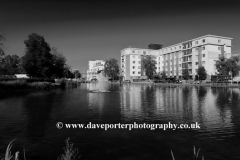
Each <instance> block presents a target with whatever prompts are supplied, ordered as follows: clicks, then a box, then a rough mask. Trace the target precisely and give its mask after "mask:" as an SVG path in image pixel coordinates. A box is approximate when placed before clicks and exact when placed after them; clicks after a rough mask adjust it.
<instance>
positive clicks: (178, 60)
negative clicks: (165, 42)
mask: <svg viewBox="0 0 240 160" xmlns="http://www.w3.org/2000/svg"><path fill="white" fill-rule="evenodd" d="M231 40H232V38H229V37H221V36H215V35H206V36H202V37H198V38H195V39H191V40H188V41H185V42H181V43H178V44H174V45H171V46H168V47H164V48H162V49H160V50H150V49H139V48H126V49H123V50H122V51H121V70H122V76H123V77H124V78H125V79H127V80H132V79H136V78H139V77H141V76H144V74H143V72H142V69H141V60H142V57H143V56H144V55H152V56H155V57H156V62H157V65H156V67H157V68H156V72H157V73H160V72H163V71H165V72H166V74H167V76H168V77H175V78H181V77H182V74H183V72H186V71H187V72H188V74H189V76H190V78H193V79H194V78H195V77H196V76H197V70H198V68H199V67H200V66H204V68H205V70H206V72H207V74H208V75H209V76H210V75H215V74H216V72H217V71H216V68H215V64H216V61H217V60H219V56H220V55H224V56H225V57H226V58H230V57H231V47H232V45H231Z"/></svg>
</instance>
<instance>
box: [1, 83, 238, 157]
mask: <svg viewBox="0 0 240 160" xmlns="http://www.w3.org/2000/svg"><path fill="white" fill-rule="evenodd" d="M98 89H99V90H108V91H110V92H106V93H104V92H102V93H101V92H100V93H93V92H91V91H92V90H98ZM239 104H240V92H239V89H238V88H210V87H203V86H194V87H189V86H180V87H175V86H158V85H148V84H147V85H143V84H142V85H137V84H122V85H119V84H115V83H91V84H81V85H80V86H78V87H77V88H68V89H65V90H52V91H34V92H21V93H20V94H19V93H18V92H16V93H15V94H9V95H4V97H1V99H0V122H1V123H0V144H3V145H5V144H7V143H8V142H9V141H10V140H12V139H13V138H16V137H17V138H19V139H20V140H19V141H20V142H19V143H21V144H27V145H28V146H29V148H28V149H29V150H30V151H31V153H34V154H37V150H44V149H45V150H44V151H46V150H51V148H54V149H55V148H57V149H59V151H61V150H62V147H63V145H64V139H65V138H67V137H71V138H73V139H74V141H73V142H74V143H75V144H76V146H82V148H81V149H82V150H84V149H85V153H89V155H90V153H96V152H97V153H100V151H98V150H101V151H102V152H101V153H108V152H111V154H113V155H114V153H115V151H116V152H117V153H122V151H123V152H124V151H125V150H126V152H124V153H130V152H131V151H128V150H129V149H132V150H134V149H135V150H141V149H142V148H145V147H146V146H148V147H150V144H151V145H152V148H153V149H152V150H147V151H146V152H148V153H149V154H153V150H154V148H155V150H157V151H155V150H154V155H155V154H158V152H159V150H158V149H159V148H161V149H162V148H165V149H166V151H169V150H170V149H172V147H173V148H175V149H179V148H181V147H182V146H183V147H182V148H186V147H188V149H187V150H189V148H191V147H192V145H196V143H197V144H198V145H199V146H200V147H201V148H204V149H205V150H206V151H208V153H209V155H208V156H211V155H220V154H222V156H225V157H228V156H229V155H231V154H230V152H231V150H233V149H235V148H239V144H238V142H239V140H240V136H239V135H240V116H239V114H240V105H239ZM59 121H63V122H67V123H88V122H92V123H110V124H112V123H133V122H138V123H143V122H147V123H167V122H169V121H171V122H172V123H178V124H179V123H192V122H199V123H200V124H201V125H200V126H201V129H197V130H178V131H174V132H173V131H165V132H163V131H160V130H156V131H146V130H134V131H131V132H130V131H127V130H109V131H102V130H74V129H72V130H68V129H62V130H58V129H56V127H55V124H56V122H59ZM46 142H47V143H46ZM59 142H62V145H61V146H59ZM46 144H47V146H48V147H46ZM153 144H154V145H153ZM96 146H97V147H96ZM166 146H167V147H166ZM92 147H95V150H94V151H92ZM124 147H125V148H124ZM158 147H159V148H158ZM31 148H34V150H31ZM86 148H87V149H86ZM119 148H120V149H119ZM136 148H137V149H136ZM156 148H158V149H156ZM228 148H230V149H228ZM212 150H214V152H216V153H213V152H212ZM127 151H128V152H127ZM141 151H143V149H142V150H141ZM0 152H1V150H0ZM184 152H185V151H184ZM31 153H30V154H29V153H28V155H31V156H32V157H35V158H31V159H36V157H37V156H36V155H34V154H31ZM131 153H132V152H131ZM49 154H51V155H49ZM49 154H48V155H46V157H42V159H47V157H52V158H54V157H53V156H55V155H58V154H57V153H54V154H52V152H51V153H49ZM44 156H45V155H44ZM160 156H161V155H160ZM239 156H240V155H239ZM103 157H104V156H103ZM49 159H50V158H49ZM90 159H91V158H90ZM95 159H96V157H95ZM100 159H101V158H100ZM106 159H107V158H106ZM111 159H114V158H113V157H111ZM115 159H116V158H115ZM160 159H161V158H160ZM169 159H171V157H169ZM208 159H211V158H208ZM212 159H214V158H212Z"/></svg>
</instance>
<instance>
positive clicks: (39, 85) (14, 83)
mask: <svg viewBox="0 0 240 160" xmlns="http://www.w3.org/2000/svg"><path fill="white" fill-rule="evenodd" d="M65 86H66V82H65V81H64V80H58V82H56V83H55V80H53V79H39V78H38V79H37V78H34V79H32V78H31V79H4V80H3V79H1V80H0V90H16V89H50V88H55V87H65Z"/></svg>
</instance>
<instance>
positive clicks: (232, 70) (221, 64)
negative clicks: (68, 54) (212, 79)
mask: <svg viewBox="0 0 240 160" xmlns="http://www.w3.org/2000/svg"><path fill="white" fill-rule="evenodd" d="M238 62H239V58H238V57H231V58H230V59H227V58H225V57H224V56H221V57H219V61H217V62H216V69H217V71H218V74H219V75H230V74H232V77H235V76H237V75H238V73H239V71H240V66H239V65H238Z"/></svg>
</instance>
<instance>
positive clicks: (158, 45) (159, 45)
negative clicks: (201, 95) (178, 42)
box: [148, 43, 163, 50]
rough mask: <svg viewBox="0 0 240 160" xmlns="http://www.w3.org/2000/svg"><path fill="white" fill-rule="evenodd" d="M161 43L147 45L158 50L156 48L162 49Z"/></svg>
mask: <svg viewBox="0 0 240 160" xmlns="http://www.w3.org/2000/svg"><path fill="white" fill-rule="evenodd" d="M162 47H163V44H153V43H151V44H149V45H148V49H153V50H158V49H162Z"/></svg>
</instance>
